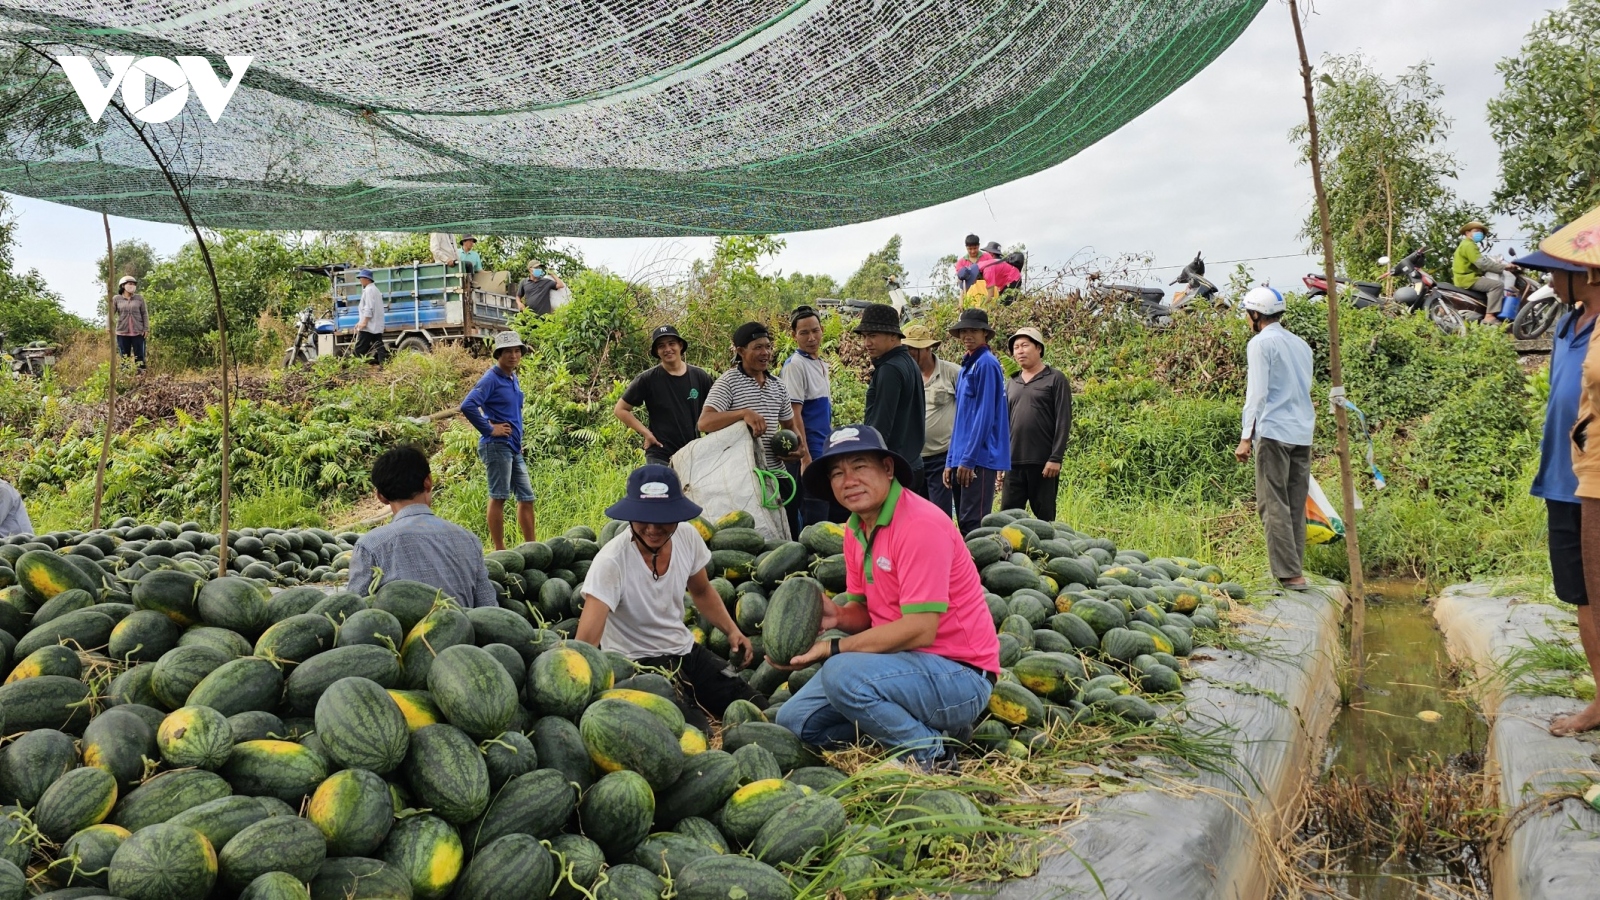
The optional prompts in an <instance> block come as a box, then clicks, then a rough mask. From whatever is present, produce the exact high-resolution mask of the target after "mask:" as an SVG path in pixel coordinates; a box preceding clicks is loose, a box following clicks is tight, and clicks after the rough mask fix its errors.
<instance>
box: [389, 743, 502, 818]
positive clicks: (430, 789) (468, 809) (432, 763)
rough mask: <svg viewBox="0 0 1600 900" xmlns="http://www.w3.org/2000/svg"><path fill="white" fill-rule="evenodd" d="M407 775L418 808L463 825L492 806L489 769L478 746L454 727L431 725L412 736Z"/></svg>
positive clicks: (407, 761)
mask: <svg viewBox="0 0 1600 900" xmlns="http://www.w3.org/2000/svg"><path fill="white" fill-rule="evenodd" d="M404 769H405V775H406V780H407V782H408V783H409V784H410V785H411V790H412V792H413V793H414V794H415V795H416V798H417V801H418V803H419V805H421V806H425V807H428V808H429V809H431V810H433V811H434V813H436V814H437V815H439V816H440V817H441V818H443V819H444V820H445V821H447V822H450V823H452V824H456V825H461V824H464V823H466V822H470V821H472V820H473V819H475V818H477V817H478V816H479V815H481V814H482V813H483V811H484V809H486V808H487V807H488V805H489V770H488V767H487V766H486V765H485V764H484V761H483V754H481V753H479V752H478V746H477V744H475V743H473V741H472V739H471V738H469V737H467V735H466V734H465V733H464V732H462V731H461V730H460V729H458V728H455V727H454V726H451V725H429V726H428V727H426V728H419V729H417V730H416V731H414V732H412V733H411V752H410V754H409V755H407V757H406V762H405V766H404Z"/></svg>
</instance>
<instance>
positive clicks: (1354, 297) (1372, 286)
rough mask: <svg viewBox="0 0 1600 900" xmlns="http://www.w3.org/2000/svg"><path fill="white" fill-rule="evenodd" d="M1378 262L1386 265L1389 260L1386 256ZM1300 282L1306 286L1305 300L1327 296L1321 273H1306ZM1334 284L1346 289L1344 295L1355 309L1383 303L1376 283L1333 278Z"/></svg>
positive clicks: (1381, 292)
mask: <svg viewBox="0 0 1600 900" xmlns="http://www.w3.org/2000/svg"><path fill="white" fill-rule="evenodd" d="M1378 262H1379V264H1380V265H1381V264H1386V263H1388V262H1389V258H1388V257H1387V256H1385V257H1382V258H1381V259H1380V260H1379V261H1378ZM1300 280H1301V282H1303V283H1304V284H1305V286H1306V299H1307V300H1316V299H1317V298H1319V297H1326V296H1327V295H1328V276H1326V275H1324V274H1322V273H1321V272H1310V273H1307V275H1306V277H1304V278H1302V279H1300ZM1334 284H1336V285H1339V286H1341V287H1346V290H1345V291H1344V295H1345V297H1346V298H1347V299H1349V300H1350V301H1351V302H1352V303H1354V304H1355V307H1356V309H1366V308H1367V307H1369V306H1379V305H1381V304H1382V303H1383V285H1381V284H1379V283H1377V282H1376V281H1351V280H1350V279H1348V278H1335V279H1334Z"/></svg>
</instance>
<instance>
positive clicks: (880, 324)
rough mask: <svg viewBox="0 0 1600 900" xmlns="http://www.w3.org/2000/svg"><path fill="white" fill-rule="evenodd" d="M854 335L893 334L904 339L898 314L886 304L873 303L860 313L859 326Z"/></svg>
mask: <svg viewBox="0 0 1600 900" xmlns="http://www.w3.org/2000/svg"><path fill="white" fill-rule="evenodd" d="M855 333H856V334H893V335H896V336H899V337H905V335H904V334H903V333H902V332H901V331H900V313H899V311H898V310H896V309H895V308H894V307H892V306H890V305H889V304H887V303H874V304H872V305H871V306H869V307H867V308H866V309H863V310H862V311H861V324H859V325H857V326H856V327H855Z"/></svg>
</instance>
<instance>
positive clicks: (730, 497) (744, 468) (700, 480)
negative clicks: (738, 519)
mask: <svg viewBox="0 0 1600 900" xmlns="http://www.w3.org/2000/svg"><path fill="white" fill-rule="evenodd" d="M672 468H673V470H674V471H676V472H677V473H678V478H679V479H680V480H682V481H683V493H684V494H685V495H687V496H688V498H689V499H690V500H693V501H694V502H696V503H698V504H700V506H701V508H702V509H704V510H705V511H704V513H702V515H704V516H705V517H706V518H707V519H710V520H712V521H713V522H714V521H716V520H717V519H718V518H719V517H721V516H725V515H727V514H728V513H731V512H736V511H738V510H744V511H745V512H748V513H750V515H752V516H754V517H755V520H756V530H757V531H759V532H761V536H762V537H764V538H766V539H767V540H772V539H773V538H778V539H780V540H785V541H786V540H788V539H789V520H788V519H787V518H785V517H784V514H783V508H782V507H779V508H777V509H767V508H766V507H765V506H764V505H762V492H761V483H760V482H759V481H757V480H756V475H755V470H756V443H755V438H753V437H752V436H751V435H750V426H748V425H746V424H744V423H743V422H740V423H738V424H736V425H730V426H728V427H727V428H724V429H722V430H721V431H713V432H711V433H710V434H708V435H706V436H705V437H702V438H697V439H695V440H692V441H690V442H689V443H687V444H685V445H684V447H683V449H682V450H679V451H678V452H677V453H675V454H673V457H672Z"/></svg>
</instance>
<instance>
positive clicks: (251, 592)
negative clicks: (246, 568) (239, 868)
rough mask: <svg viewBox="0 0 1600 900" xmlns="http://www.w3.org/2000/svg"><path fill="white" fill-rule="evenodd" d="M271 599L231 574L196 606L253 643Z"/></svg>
mask: <svg viewBox="0 0 1600 900" xmlns="http://www.w3.org/2000/svg"><path fill="white" fill-rule="evenodd" d="M271 599H272V595H271V594H270V593H268V591H267V589H266V588H264V587H262V586H261V585H260V584H258V583H257V582H255V581H254V580H252V579H249V578H239V577H236V576H232V575H229V576H225V577H223V578H217V579H213V580H211V581H208V582H206V583H205V584H204V585H202V586H201V588H200V594H199V596H198V597H197V598H196V600H195V605H196V608H198V609H199V611H200V621H202V622H204V623H206V624H207V625H211V626H214V627H217V628H226V629H228V630H229V631H233V632H237V633H239V634H241V635H244V636H245V637H246V638H249V639H251V640H252V641H253V640H254V639H255V638H256V636H257V635H259V634H261V632H262V631H264V630H266V628H267V626H268V625H271V624H272V616H271V614H270V613H269V612H268V611H267V603H268V602H269V601H271ZM239 887H241V888H242V887H244V885H242V884H241V885H239Z"/></svg>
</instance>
